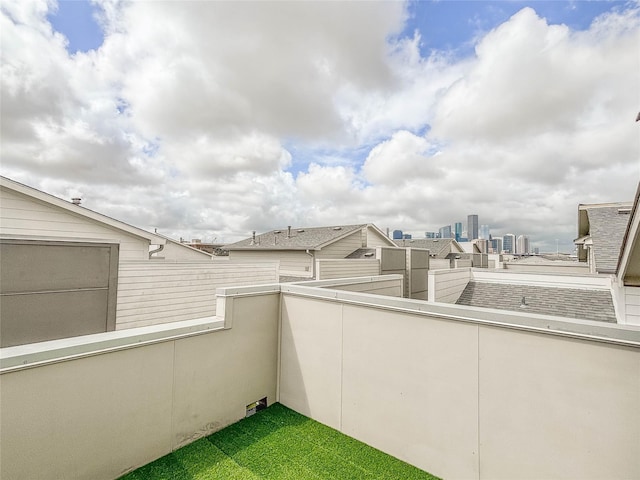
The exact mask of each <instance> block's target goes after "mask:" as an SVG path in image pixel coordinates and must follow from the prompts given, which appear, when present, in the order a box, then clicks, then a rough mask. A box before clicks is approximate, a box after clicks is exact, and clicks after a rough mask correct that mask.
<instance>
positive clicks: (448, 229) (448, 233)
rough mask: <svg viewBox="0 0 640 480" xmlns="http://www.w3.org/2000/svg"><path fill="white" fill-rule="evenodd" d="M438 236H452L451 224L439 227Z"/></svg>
mask: <svg viewBox="0 0 640 480" xmlns="http://www.w3.org/2000/svg"><path fill="white" fill-rule="evenodd" d="M440 238H452V235H451V225H445V226H444V227H441V228H440Z"/></svg>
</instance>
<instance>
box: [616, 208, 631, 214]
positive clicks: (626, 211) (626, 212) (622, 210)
mask: <svg viewBox="0 0 640 480" xmlns="http://www.w3.org/2000/svg"><path fill="white" fill-rule="evenodd" d="M618 213H619V214H620V215H629V214H630V213H631V207H621V208H619V209H618Z"/></svg>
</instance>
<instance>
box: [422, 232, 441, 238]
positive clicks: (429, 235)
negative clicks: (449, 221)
mask: <svg viewBox="0 0 640 480" xmlns="http://www.w3.org/2000/svg"><path fill="white" fill-rule="evenodd" d="M424 238H438V233H437V232H424Z"/></svg>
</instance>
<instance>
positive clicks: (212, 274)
mask: <svg viewBox="0 0 640 480" xmlns="http://www.w3.org/2000/svg"><path fill="white" fill-rule="evenodd" d="M278 280H279V277H278V270H277V263H275V262H263V263H238V262H215V263H213V262H179V263H177V262H175V263H170V262H163V261H161V260H160V261H158V262H157V263H156V262H153V261H150V262H149V261H148V262H124V263H123V262H121V264H120V270H119V279H118V303H117V309H116V329H117V330H120V329H125V328H133V327H141V326H145V325H155V324H159V323H167V322H176V321H180V320H191V319H195V318H202V317H210V316H214V315H215V314H216V288H218V287H224V286H232V285H234V286H240V285H260V284H266V283H277V282H278Z"/></svg>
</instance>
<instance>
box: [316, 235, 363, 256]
mask: <svg viewBox="0 0 640 480" xmlns="http://www.w3.org/2000/svg"><path fill="white" fill-rule="evenodd" d="M359 248H362V231H361V230H357V231H355V232H353V233H352V234H351V235H349V236H347V237H345V238H343V239H342V240H339V241H337V242H334V243H332V244H331V245H327V246H326V247H323V248H322V250H318V251H317V252H316V259H318V260H319V259H325V258H345V257H346V256H347V255H349V254H350V253H353V252H355V251H356V250H357V249H359Z"/></svg>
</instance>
